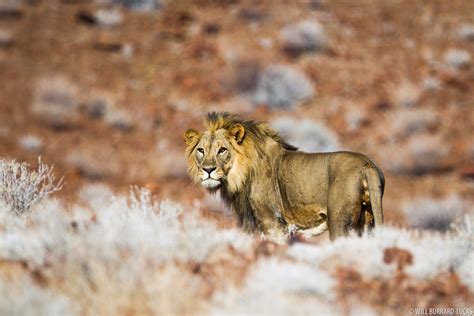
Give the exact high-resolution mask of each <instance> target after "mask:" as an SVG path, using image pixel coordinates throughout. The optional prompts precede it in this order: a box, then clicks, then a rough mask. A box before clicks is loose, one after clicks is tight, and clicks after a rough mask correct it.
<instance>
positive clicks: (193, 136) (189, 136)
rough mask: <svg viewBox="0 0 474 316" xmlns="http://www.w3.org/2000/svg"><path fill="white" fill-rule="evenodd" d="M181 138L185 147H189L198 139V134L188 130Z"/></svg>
mask: <svg viewBox="0 0 474 316" xmlns="http://www.w3.org/2000/svg"><path fill="white" fill-rule="evenodd" d="M183 137H184V142H185V143H186V145H191V144H193V143H194V142H196V140H197V139H198V138H199V132H197V131H195V130H193V129H188V130H187V131H186V132H185V133H184V135H183Z"/></svg>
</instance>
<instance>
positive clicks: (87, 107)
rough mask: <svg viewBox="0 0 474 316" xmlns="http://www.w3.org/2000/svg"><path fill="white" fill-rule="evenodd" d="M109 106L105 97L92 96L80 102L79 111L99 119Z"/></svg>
mask: <svg viewBox="0 0 474 316" xmlns="http://www.w3.org/2000/svg"><path fill="white" fill-rule="evenodd" d="M111 107H112V106H111V105H110V101H109V100H107V99H106V98H94V99H91V100H88V101H86V102H84V103H83V104H81V111H82V112H83V113H84V114H86V115H87V116H89V117H90V118H93V119H101V118H103V117H104V116H105V114H106V113H107V111H108V109H109V108H111Z"/></svg>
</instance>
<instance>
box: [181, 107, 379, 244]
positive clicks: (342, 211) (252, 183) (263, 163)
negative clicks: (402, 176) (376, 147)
mask: <svg viewBox="0 0 474 316" xmlns="http://www.w3.org/2000/svg"><path fill="white" fill-rule="evenodd" d="M204 125H205V131H203V132H198V131H196V130H193V129H189V130H187V131H186V132H185V133H184V140H185V143H186V145H187V148H186V155H187V159H188V173H189V175H190V177H191V178H192V180H193V182H195V183H197V184H200V185H202V186H203V187H204V188H206V189H207V190H208V191H209V192H211V193H216V192H218V191H219V192H220V196H221V198H222V199H223V201H224V202H225V203H226V204H227V205H229V206H230V207H231V209H232V210H233V212H234V213H235V214H236V216H237V220H238V223H239V226H241V227H242V228H243V229H244V230H246V231H248V232H261V233H263V234H264V235H265V236H269V238H272V239H281V238H288V237H289V236H290V235H291V234H294V233H298V234H299V233H301V234H303V235H305V236H314V235H318V234H321V233H323V232H325V231H326V230H329V237H330V239H331V240H334V239H335V238H338V237H341V236H345V235H347V234H348V233H349V232H350V231H351V230H355V231H356V232H357V233H358V234H359V235H361V234H362V233H363V231H364V229H368V230H371V229H372V228H373V227H374V226H376V225H377V226H378V225H382V224H383V211H382V196H383V192H384V187H385V180H384V176H383V173H382V171H381V170H380V169H379V168H378V167H377V165H376V164H375V163H374V162H373V161H372V160H370V159H369V158H368V157H366V156H364V155H363V154H360V153H356V152H348V151H341V152H329V153H305V152H302V151H299V150H297V148H296V147H294V146H292V145H290V144H288V143H287V142H286V141H285V140H284V139H283V138H282V137H281V136H280V135H279V134H278V133H277V132H276V131H275V130H273V129H272V128H270V127H269V126H268V125H267V124H265V123H263V122H256V121H251V120H243V119H240V118H239V117H238V116H236V115H233V114H230V113H221V112H211V113H208V115H207V117H206V119H205V122H204Z"/></svg>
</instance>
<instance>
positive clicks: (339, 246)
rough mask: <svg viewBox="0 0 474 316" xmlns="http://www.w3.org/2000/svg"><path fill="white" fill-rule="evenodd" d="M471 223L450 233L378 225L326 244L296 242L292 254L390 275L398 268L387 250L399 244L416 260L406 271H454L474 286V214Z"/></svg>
mask: <svg viewBox="0 0 474 316" xmlns="http://www.w3.org/2000/svg"><path fill="white" fill-rule="evenodd" d="M466 221H468V222H469V223H470V224H469V225H464V226H460V227H461V228H460V229H459V230H458V231H457V232H451V233H449V234H441V233H432V232H420V231H409V230H405V229H395V228H390V227H383V228H377V229H375V230H374V231H373V233H372V235H367V234H365V235H363V236H362V237H361V238H359V237H356V236H350V237H346V238H340V239H337V240H336V241H335V242H333V243H331V244H324V245H322V246H319V245H318V246H315V245H308V244H295V245H294V246H292V247H291V248H290V249H289V250H288V254H289V255H290V256H291V257H293V258H295V259H298V260H304V261H307V262H308V263H311V264H314V265H316V266H323V267H328V268H329V269H331V268H335V267H338V266H346V267H349V268H354V269H356V270H357V271H359V272H360V273H361V274H363V275H365V276H367V277H372V278H380V277H385V278H389V277H391V276H392V275H393V273H394V271H395V270H396V266H395V265H394V264H391V265H387V264H384V261H383V257H384V250H385V249H387V248H390V247H397V248H401V249H405V250H407V251H409V252H410V253H411V254H412V256H413V264H412V265H408V266H407V267H406V268H405V271H406V272H407V273H408V274H409V275H410V276H413V277H415V278H416V279H420V280H428V279H431V278H433V277H435V276H436V275H438V274H440V273H444V272H449V271H453V272H456V273H458V274H459V276H460V278H461V280H463V282H464V283H465V284H466V285H468V286H469V287H470V288H473V287H474V278H473V275H474V274H473V273H472V272H471V270H472V266H471V264H472V249H473V245H474V239H473V237H472V234H473V231H472V217H470V218H467V219H466Z"/></svg>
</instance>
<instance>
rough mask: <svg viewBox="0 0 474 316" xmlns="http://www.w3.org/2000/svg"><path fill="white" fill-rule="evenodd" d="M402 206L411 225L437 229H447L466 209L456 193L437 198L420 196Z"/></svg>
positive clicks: (419, 227) (418, 227)
mask: <svg viewBox="0 0 474 316" xmlns="http://www.w3.org/2000/svg"><path fill="white" fill-rule="evenodd" d="M402 207H403V211H404V212H405V216H406V217H407V219H408V222H409V224H410V226H411V227H413V228H417V229H429V230H439V231H446V230H448V229H449V228H450V227H451V224H452V223H453V222H454V221H455V220H457V219H459V218H462V214H463V213H464V212H465V211H466V210H467V207H466V204H465V203H464V201H463V200H462V199H461V198H460V197H459V196H457V195H451V196H449V197H446V198H445V199H439V200H435V199H430V198H420V199H416V200H413V201H409V202H405V203H404V204H403V206H402Z"/></svg>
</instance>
